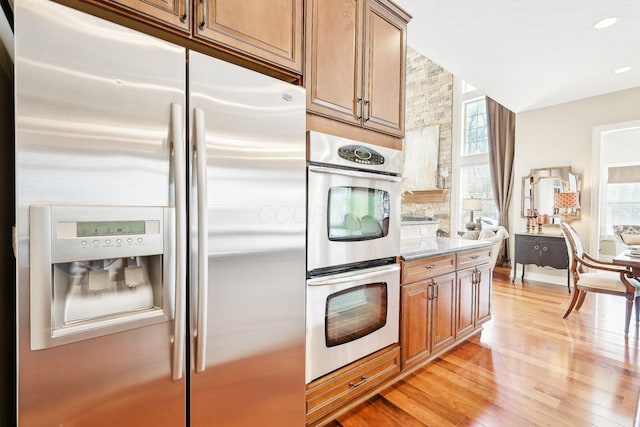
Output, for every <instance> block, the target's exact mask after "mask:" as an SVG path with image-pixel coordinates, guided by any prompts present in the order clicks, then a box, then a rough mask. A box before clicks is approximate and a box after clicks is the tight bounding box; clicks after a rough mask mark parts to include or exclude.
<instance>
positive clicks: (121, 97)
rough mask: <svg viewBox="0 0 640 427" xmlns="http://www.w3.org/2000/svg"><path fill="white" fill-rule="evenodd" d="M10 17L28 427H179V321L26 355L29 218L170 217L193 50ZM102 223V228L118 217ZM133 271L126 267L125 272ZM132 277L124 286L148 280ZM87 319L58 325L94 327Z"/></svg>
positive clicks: (21, 364)
mask: <svg viewBox="0 0 640 427" xmlns="http://www.w3.org/2000/svg"><path fill="white" fill-rule="evenodd" d="M14 4H15V36H16V37H15V41H16V46H15V55H16V56H15V58H16V61H15V79H16V170H17V196H16V197H17V200H16V206H17V234H18V240H19V242H18V250H17V258H18V283H17V286H18V290H17V293H18V295H17V298H18V306H17V311H18V319H17V323H18V358H19V359H18V360H19V361H18V416H19V423H20V426H23V427H28V426H44V425H50V426H62V425H64V426H94V427H95V426H117V425H120V426H124V425H135V426H160V425H171V426H180V425H184V424H185V418H186V415H185V413H186V408H185V380H177V381H175V380H173V379H172V376H176V377H178V376H179V375H176V372H175V371H176V370H174V371H173V372H172V362H173V361H174V359H175V357H173V355H172V344H171V339H172V336H173V335H174V334H173V323H174V322H173V320H172V317H173V314H168V315H167V316H165V318H164V319H163V320H161V321H158V322H155V323H153V324H152V325H146V326H140V325H132V326H136V327H133V328H131V327H129V328H128V327H127V325H126V324H124V325H120V327H119V329H121V330H122V331H121V332H117V333H109V334H106V335H102V336H95V337H92V338H87V337H83V338H82V339H80V340H78V341H76V342H70V343H67V342H62V343H55V345H53V346H52V347H48V348H43V349H33V350H32V345H31V336H30V334H31V330H30V316H31V314H32V313H30V311H31V309H32V307H33V306H32V304H33V301H31V300H30V292H31V287H30V275H31V268H30V267H31V266H30V257H29V251H30V219H29V210H30V207H32V206H34V205H42V206H52V205H56V206H86V207H96V206H108V207H109V208H108V209H116V208H114V207H127V209H131V208H132V207H140V208H144V207H158V208H161V209H169V210H173V208H172V206H173V201H172V198H173V196H172V194H173V191H172V186H173V183H174V182H175V179H174V178H172V176H173V175H172V171H173V169H174V168H175V165H174V164H173V163H172V162H173V160H172V154H171V153H172V151H173V152H175V151H176V150H175V149H174V150H172V149H171V141H173V142H174V143H176V144H180V143H181V142H182V143H184V138H183V135H182V134H183V133H184V131H183V130H182V129H183V122H184V118H183V117H182V116H183V115H184V110H181V109H180V108H179V106H180V105H185V95H184V92H185V89H184V88H185V85H186V83H185V82H186V75H185V74H186V70H185V57H186V54H185V50H184V49H183V48H180V47H177V46H174V45H172V44H169V43H166V42H164V41H161V40H158V39H155V38H152V37H150V36H147V35H144V34H141V33H138V32H136V31H133V30H130V29H127V28H124V27H121V26H118V25H114V24H112V23H110V22H107V21H104V20H101V19H98V18H96V17H93V16H90V15H87V14H84V13H80V12H78V11H75V10H73V9H70V8H67V7H65V6H62V5H60V4H57V3H54V2H50V1H46V0H18V1H16V2H15V3H14ZM176 106H178V108H176ZM172 111H173V118H172ZM172 124H173V131H171V125H172ZM176 147H177V146H176ZM176 147H174V148H176ZM178 151H179V150H178ZM178 169H179V168H178ZM94 211H96V215H95V217H96V219H95V221H98V224H101V225H99V226H96V228H98V227H106V226H107V225H109V224H110V223H108V222H105V221H113V218H117V217H116V216H114V217H113V218H111V219H109V218H107V217H104V218H103V217H102V215H101V214H100V212H99V211H100V209H95V208H94ZM105 212H106V211H105ZM105 215H106V214H105ZM85 221H86V220H85ZM91 221H94V220H93V219H92V220H91ZM171 221H173V220H171ZM61 230H62V229H58V230H57V232H60V231H61ZM67 231H68V230H67ZM124 232H126V231H124ZM75 237H79V235H77V234H76V235H75ZM183 239H184V238H183ZM96 240H100V242H102V243H100V244H103V243H104V244H106V243H107V242H106V240H107V238H106V237H104V236H101V237H99V238H97V239H96ZM91 241H93V239H92V240H91ZM167 246H169V245H165V247H164V250H163V251H162V252H163V255H161V256H164V257H175V253H174V251H175V249H174V247H175V245H170V246H171V247H167ZM45 249H46V248H45ZM54 255H55V254H54ZM74 261H75V260H74ZM52 262H56V261H55V260H53V261H52ZM64 262H66V261H64V260H63V261H60V264H59V266H60V267H59V268H58V270H60V271H63V272H64V271H65V264H64ZM103 264H105V265H106V260H105V262H104V263H103ZM78 265H89V263H88V262H87V263H80V262H79V263H78ZM54 270H55V269H54V268H53V267H51V268H50V270H49V272H51V271H54ZM45 271H46V269H45ZM56 271H57V270H56ZM139 271H140V270H139V269H137V267H136V268H131V264H130V266H129V270H128V273H131V274H134V273H136V272H139ZM91 274H92V276H90V277H89V279H90V282H92V284H93V285H94V289H93V290H91V292H95V295H98V294H99V292H101V291H103V289H102V288H104V287H107V286H110V283H111V282H110V280H109V279H108V274H109V273H108V272H107V270H106V268H105V269H103V270H101V271H97V272H95V274H93V273H91ZM114 274H115V273H114ZM131 274H130V275H129V278H127V279H123V280H124V282H123V283H129V284H130V285H132V286H133V285H135V284H136V283H137V282H139V281H140V280H142V279H140V280H138V279H136V278H135V277H133V276H131ZM134 275H135V274H134ZM138 277H139V278H140V277H144V276H143V275H142V274H138ZM165 285H166V283H165ZM114 292H115V291H114ZM111 295H116V293H112V294H111ZM118 296H121V294H118ZM168 297H170V295H169V296H168ZM155 298H156V295H153V296H151V295H150V296H147V297H145V301H144V302H141V303H138V306H141V307H142V306H147V305H149V304H150V302H149V301H151V303H154V302H153V301H154V299H155ZM96 301H97V300H96ZM118 304H119V303H118ZM97 305H98V306H101V305H100V304H97ZM83 307H84V308H86V307H87V305H86V304H85V305H84V306H83ZM132 307H134V309H135V307H136V306H135V302H134V305H133V306H132ZM84 308H82V309H83V310H84ZM103 308H104V307H101V309H103ZM117 311H118V310H115V309H110V310H108V312H107V314H108V315H111V314H112V313H114V312H117ZM79 313H80V314H77V315H75V314H74V315H71V316H67V317H64V319H65V321H69V322H70V323H71V322H73V321H75V320H76V318H80V319H84V318H91V317H92V316H93V315H92V313H89V312H85V311H81V312H79ZM33 314H37V315H42V313H33ZM102 314H104V313H102ZM36 347H37V346H36ZM178 354H181V353H178ZM178 373H179V372H178Z"/></svg>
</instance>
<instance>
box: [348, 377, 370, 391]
mask: <svg viewBox="0 0 640 427" xmlns="http://www.w3.org/2000/svg"><path fill="white" fill-rule="evenodd" d="M360 379H361V381H360V382H358V383H354V382H353V381H351V382H349V387H351V388H356V387H359V386H361V385H362V384H364V383H366V382H367V376H366V375H363V376H361V377H360Z"/></svg>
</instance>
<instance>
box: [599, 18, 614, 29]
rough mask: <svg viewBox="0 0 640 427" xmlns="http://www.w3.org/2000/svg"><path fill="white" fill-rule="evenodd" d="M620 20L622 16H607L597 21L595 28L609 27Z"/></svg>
mask: <svg viewBox="0 0 640 427" xmlns="http://www.w3.org/2000/svg"><path fill="white" fill-rule="evenodd" d="M619 20H620V18H605V19H603V20H602V21H598V22H596V24H595V25H594V26H593V28H595V29H596V30H601V29H603V28H607V27H610V26H612V25H613V24H615V23H616V22H618V21H619Z"/></svg>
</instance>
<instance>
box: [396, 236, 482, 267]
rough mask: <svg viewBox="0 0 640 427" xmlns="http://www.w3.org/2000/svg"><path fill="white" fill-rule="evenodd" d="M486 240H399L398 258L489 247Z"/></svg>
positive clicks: (423, 238) (414, 257) (440, 238)
mask: <svg viewBox="0 0 640 427" xmlns="http://www.w3.org/2000/svg"><path fill="white" fill-rule="evenodd" d="M491 245H492V243H491V242H489V241H486V240H469V239H461V238H459V237H421V238H413V239H402V240H400V256H401V257H402V259H403V260H405V261H411V260H414V259H420V258H427V257H432V256H437V255H445V254H450V253H454V252H459V251H462V250H467V249H475V248H483V247H487V246H491Z"/></svg>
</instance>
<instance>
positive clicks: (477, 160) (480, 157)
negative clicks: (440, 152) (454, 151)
mask: <svg viewBox="0 0 640 427" xmlns="http://www.w3.org/2000/svg"><path fill="white" fill-rule="evenodd" d="M461 92H462V93H461V95H460V98H459V99H460V101H459V109H460V115H459V117H460V122H461V123H462V129H461V133H460V135H461V137H460V149H459V150H458V153H459V156H458V159H457V160H458V165H459V170H460V180H459V182H458V185H459V188H458V189H459V193H458V197H459V203H458V206H461V203H460V201H461V200H462V199H464V198H468V197H475V198H479V199H481V200H482V211H480V212H474V217H476V218H477V217H483V218H490V219H494V220H495V219H497V218H498V209H497V207H496V204H495V201H494V200H493V187H492V185H491V174H490V164H489V139H488V128H487V109H486V101H485V97H484V95H482V94H480V93H479V92H478V90H477V89H475V88H474V87H473V86H471V85H469V84H467V83H466V82H464V81H463V82H461ZM469 216H470V214H469V212H462V217H461V218H460V220H459V224H458V228H459V229H460V230H462V229H464V224H465V223H466V222H467V221H468V220H469Z"/></svg>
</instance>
